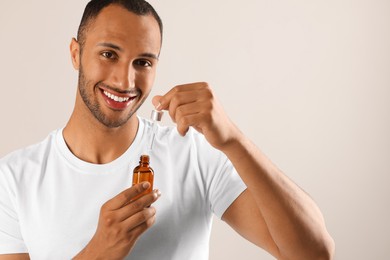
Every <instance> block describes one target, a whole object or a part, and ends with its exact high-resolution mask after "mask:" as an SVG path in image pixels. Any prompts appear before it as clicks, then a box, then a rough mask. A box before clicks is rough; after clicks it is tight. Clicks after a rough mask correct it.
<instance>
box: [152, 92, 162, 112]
mask: <svg viewBox="0 0 390 260" xmlns="http://www.w3.org/2000/svg"><path fill="white" fill-rule="evenodd" d="M161 98H162V96H160V95H156V96H154V97H153V98H152V104H153V106H154V107H155V108H156V110H159V109H160V99H161Z"/></svg>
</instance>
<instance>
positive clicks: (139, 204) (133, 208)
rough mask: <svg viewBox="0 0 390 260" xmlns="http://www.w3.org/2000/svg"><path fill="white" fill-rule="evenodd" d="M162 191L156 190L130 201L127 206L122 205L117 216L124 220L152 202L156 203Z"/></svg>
mask: <svg viewBox="0 0 390 260" xmlns="http://www.w3.org/2000/svg"><path fill="white" fill-rule="evenodd" d="M160 196H161V193H160V191H159V190H154V191H153V192H150V193H148V194H145V195H143V196H142V197H140V198H138V199H137V200H135V201H132V202H130V203H129V204H128V205H126V207H122V208H120V209H118V211H117V213H116V214H117V216H118V220H119V221H124V220H125V219H127V218H129V217H131V216H132V215H134V214H136V213H137V212H140V211H142V210H144V209H145V208H147V207H149V206H150V205H151V204H152V203H154V202H155V201H156V200H157V199H158V198H159V197H160Z"/></svg>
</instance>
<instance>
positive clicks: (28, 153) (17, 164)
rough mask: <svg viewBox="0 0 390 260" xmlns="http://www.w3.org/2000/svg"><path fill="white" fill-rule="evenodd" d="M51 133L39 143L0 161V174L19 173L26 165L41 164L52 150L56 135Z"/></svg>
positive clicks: (55, 132)
mask: <svg viewBox="0 0 390 260" xmlns="http://www.w3.org/2000/svg"><path fill="white" fill-rule="evenodd" d="M58 131H60V130H56V131H53V132H51V133H50V134H49V135H48V136H47V137H46V138H45V139H44V140H42V141H41V142H39V143H36V144H33V145H30V146H27V147H24V148H21V149H18V150H16V151H13V152H11V153H9V154H8V155H6V156H4V157H3V158H1V159H0V173H4V172H9V171H11V172H15V171H20V170H22V169H23V168H25V167H26V166H27V165H31V164H42V160H43V158H45V157H46V155H47V154H48V153H49V152H50V151H51V150H52V149H53V144H54V143H55V137H56V134H57V133H58Z"/></svg>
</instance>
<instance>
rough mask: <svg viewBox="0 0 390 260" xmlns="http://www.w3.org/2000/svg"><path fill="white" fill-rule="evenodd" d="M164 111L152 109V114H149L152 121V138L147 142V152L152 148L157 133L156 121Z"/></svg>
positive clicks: (159, 119) (158, 120)
mask: <svg viewBox="0 0 390 260" xmlns="http://www.w3.org/2000/svg"><path fill="white" fill-rule="evenodd" d="M163 114H164V112H163V111H158V110H154V109H153V110H152V114H151V116H150V119H151V120H152V121H153V123H152V138H151V139H150V143H149V149H148V150H149V153H150V152H151V151H152V150H153V143H154V139H155V137H156V133H157V122H160V121H161V119H162V116H163Z"/></svg>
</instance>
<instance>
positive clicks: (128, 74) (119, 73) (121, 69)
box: [112, 63, 135, 90]
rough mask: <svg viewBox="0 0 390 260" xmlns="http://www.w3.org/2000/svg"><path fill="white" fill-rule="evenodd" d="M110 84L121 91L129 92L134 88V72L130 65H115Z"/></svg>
mask: <svg viewBox="0 0 390 260" xmlns="http://www.w3.org/2000/svg"><path fill="white" fill-rule="evenodd" d="M112 81H113V82H112V83H113V85H114V86H115V87H116V88H118V89H121V90H129V89H131V88H134V86H135V83H134V81H135V70H134V68H133V67H132V66H131V65H130V64H125V63H123V64H117V66H115V67H114V68H113V71H112Z"/></svg>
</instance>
